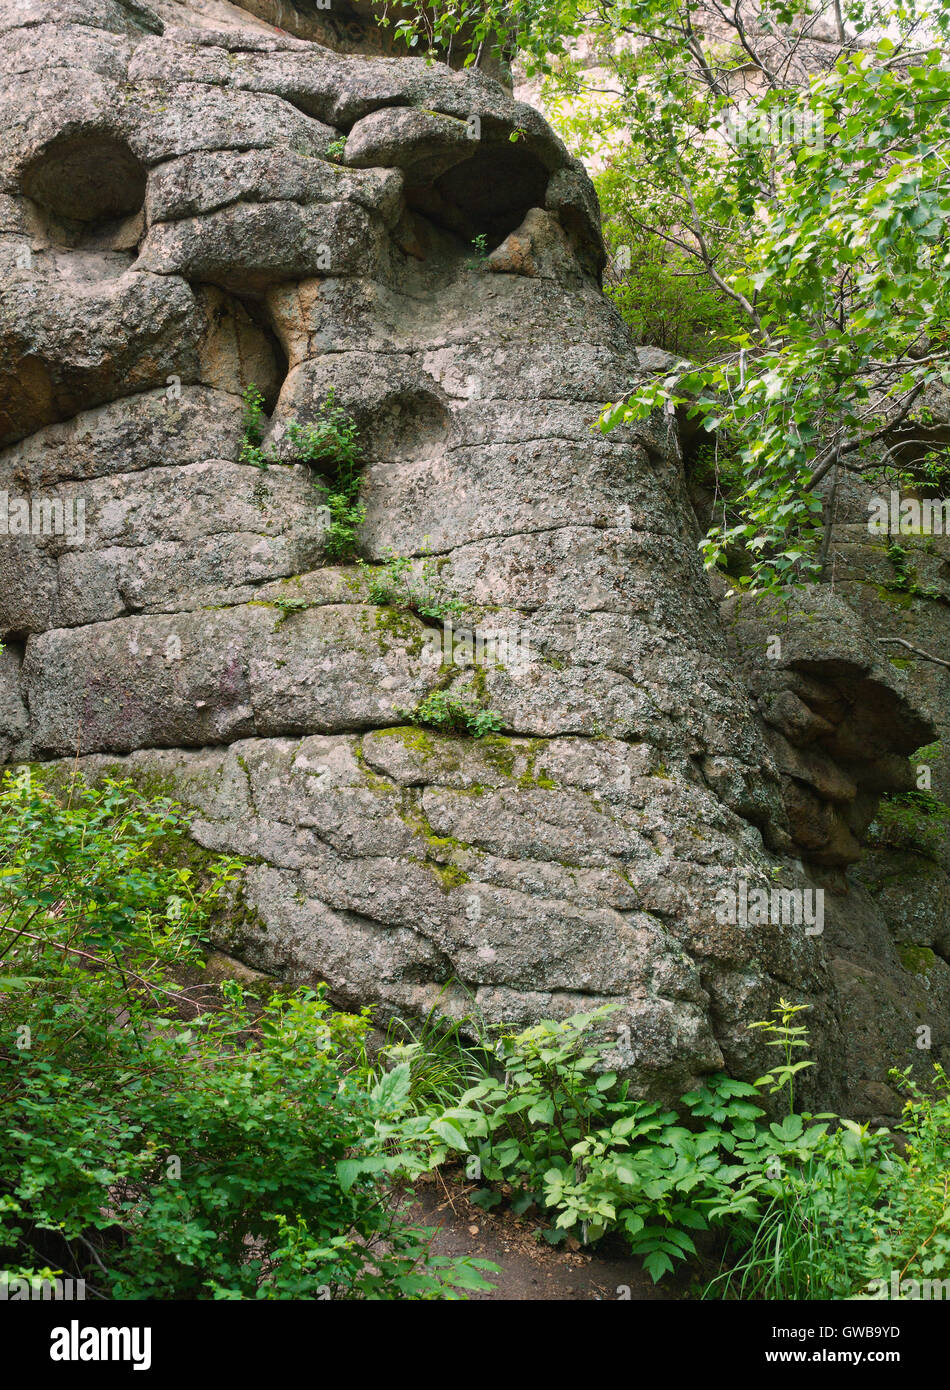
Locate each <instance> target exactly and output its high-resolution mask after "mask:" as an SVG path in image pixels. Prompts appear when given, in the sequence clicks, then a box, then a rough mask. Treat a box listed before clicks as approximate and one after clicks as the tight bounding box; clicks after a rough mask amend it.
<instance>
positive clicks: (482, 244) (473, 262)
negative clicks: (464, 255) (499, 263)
mask: <svg viewBox="0 0 950 1390" xmlns="http://www.w3.org/2000/svg"><path fill="white" fill-rule="evenodd" d="M472 246H473V247H474V250H475V255H474V256H472V257H471V258H470V259H469V260H467V261H466V262H465V266H466V269H467V270H484V269H485V268H486V266H487V265H488V257H489V254H490V253H489V250H488V237H487V236H486V235H485V233H484V232H479V234H478V236H475V237H472Z"/></svg>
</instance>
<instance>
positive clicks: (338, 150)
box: [324, 135, 346, 164]
mask: <svg viewBox="0 0 950 1390" xmlns="http://www.w3.org/2000/svg"><path fill="white" fill-rule="evenodd" d="M345 149H346V136H345V135H341V136H339V137H338V138H337V139H336V140H331V141H330V143H329V145H327V147H326V150H325V151H324V153H325V154H326V157H327V159H332V160H333V162H334V164H339V163H340V162H341V161H342V159H343V151H344V150H345Z"/></svg>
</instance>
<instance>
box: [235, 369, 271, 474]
mask: <svg viewBox="0 0 950 1390" xmlns="http://www.w3.org/2000/svg"><path fill="white" fill-rule="evenodd" d="M241 399H242V401H243V402H244V414H243V416H242V420H241V423H242V426H243V429H244V439H243V441H242V443H241V454H240V458H241V462H242V463H249V464H251V465H252V467H254V468H266V467H267V463H268V460H267V458H266V457H265V454H264V451H263V449H262V448H261V440H262V439H263V438H264V397H263V394H262V393H261V392H260V391H259V390H258V389H257V387H256V386H255V385H254V384H253V382H252V383H251V385H250V386H248V387H247V389H246V390H245V392H244V394H243V395H242V397H241Z"/></svg>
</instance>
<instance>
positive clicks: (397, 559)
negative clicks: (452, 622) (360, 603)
mask: <svg viewBox="0 0 950 1390" xmlns="http://www.w3.org/2000/svg"><path fill="white" fill-rule="evenodd" d="M386 554H387V559H386V561H385V562H384V564H383V565H382V566H381V567H380V568H378V569H373V570H371V571H370V572H369V580H368V584H367V592H368V594H369V597H370V600H371V602H373V603H379V604H386V605H388V606H390V607H392V608H401V609H404V610H406V611H407V612H409V613H416V614H418V616H419V617H420V618H423V619H425V618H428V619H429V620H430V621H432V622H438V623H443V622H445V621H447V619H449V618H453V617H458V616H459V615H460V614H461V613H463V612H464V611H465V605H464V604H463V603H462V602H461V600H460V599H457V598H452V597H450V596H449V595H448V594H447V593H446V591H445V586H444V585H443V584H442V582H441V580H440V579H439V565H438V561H437V560H436V559H435V558H434V557H433V556H431V555H429V554H428V552H424V553H423V557H422V561H421V564H419V565H418V566H416V565H415V564H414V562H413V561H412V559H410V557H409V556H407V555H396V554H394V553H393V551H392V550H387V552H386ZM361 563H362V562H361Z"/></svg>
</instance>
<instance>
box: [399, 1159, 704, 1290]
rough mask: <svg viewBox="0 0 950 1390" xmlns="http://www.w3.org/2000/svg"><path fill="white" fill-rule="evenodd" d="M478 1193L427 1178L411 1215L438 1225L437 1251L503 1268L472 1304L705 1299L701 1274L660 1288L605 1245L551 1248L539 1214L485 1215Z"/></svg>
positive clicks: (449, 1180) (503, 1210)
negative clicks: (475, 1200) (476, 1199)
mask: <svg viewBox="0 0 950 1390" xmlns="http://www.w3.org/2000/svg"><path fill="white" fill-rule="evenodd" d="M474 1190H475V1189H474V1187H473V1186H472V1185H471V1184H466V1183H465V1182H464V1181H463V1180H461V1178H460V1177H453V1176H446V1177H444V1178H443V1177H442V1175H441V1174H440V1173H436V1174H433V1175H429V1179H428V1180H427V1181H425V1182H423V1183H420V1184H419V1185H418V1186H417V1187H416V1191H415V1201H414V1202H413V1204H412V1206H411V1208H410V1210H409V1215H410V1216H411V1219H413V1220H415V1221H418V1222H419V1223H420V1224H421V1225H425V1226H435V1227H436V1235H435V1238H434V1240H433V1242H432V1250H433V1253H435V1254H437V1255H454V1256H459V1255H468V1256H471V1257H473V1258H476V1259H483V1260H491V1261H492V1262H493V1263H494V1264H496V1265H498V1266H499V1267H500V1269H501V1273H500V1274H497V1275H491V1274H490V1275H487V1276H486V1277H487V1278H489V1279H490V1280H491V1281H492V1282H493V1283H494V1284H495V1285H496V1287H495V1289H494V1291H493V1292H491V1293H470V1294H468V1295H467V1298H468V1299H469V1300H470V1301H487V1302H498V1301H506V1300H515V1301H521V1300H525V1299H529V1300H544V1299H551V1300H554V1301H564V1300H568V1301H573V1300H581V1301H583V1300H588V1299H593V1300H597V1301H601V1302H603V1301H610V1302H615V1301H618V1300H631V1301H632V1300H637V1301H641V1300H652V1301H660V1302H670V1301H675V1300H679V1299H694V1298H698V1297H699V1292H700V1288H701V1284H702V1282H703V1280H701V1279H700V1278H699V1276H698V1275H697V1273H696V1271H695V1269H694V1270H693V1271H691V1272H690V1273H688V1274H686V1275H680V1276H679V1277H674V1276H673V1275H667V1276H666V1277H665V1278H664V1279H662V1280H661V1281H660V1283H659V1284H654V1283H653V1280H652V1279H651V1277H650V1275H649V1274H646V1273H645V1272H644V1271H643V1269H642V1268H641V1266H640V1261H639V1260H638V1259H634V1258H631V1257H630V1256H629V1255H625V1254H624V1253H623V1252H622V1250H618V1249H617V1248H616V1247H614V1248H608V1247H607V1245H606V1243H605V1242H601V1244H600V1245H599V1246H598V1248H597V1249H596V1250H595V1251H589V1250H586V1249H585V1248H584V1247H583V1246H581V1245H579V1244H578V1243H577V1242H572V1246H573V1248H565V1247H564V1246H557V1247H554V1246H551V1245H549V1244H548V1243H547V1241H545V1240H544V1238H543V1237H542V1235H541V1223H540V1222H539V1220H538V1218H537V1216H532V1215H531V1213H530V1212H527V1213H525V1215H524V1216H514V1215H513V1214H512V1212H511V1211H509V1210H508V1209H507V1207H506V1206H504V1205H502V1206H499V1207H495V1208H493V1209H492V1210H491V1211H488V1212H486V1211H483V1210H482V1209H481V1207H478V1206H475V1205H474V1203H473V1202H472V1201H471V1200H470V1196H469V1194H470V1193H471V1192H472V1191H474Z"/></svg>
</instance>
